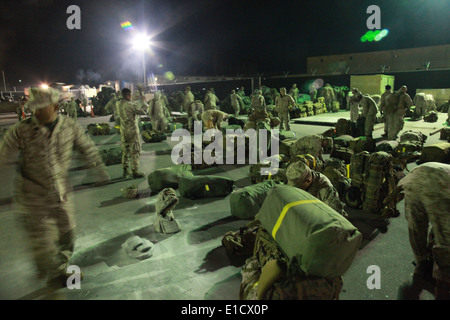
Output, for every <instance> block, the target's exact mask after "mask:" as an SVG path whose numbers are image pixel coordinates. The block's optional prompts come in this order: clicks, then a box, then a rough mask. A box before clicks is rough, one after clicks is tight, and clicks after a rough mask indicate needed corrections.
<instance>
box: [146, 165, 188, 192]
mask: <svg viewBox="0 0 450 320" xmlns="http://www.w3.org/2000/svg"><path fill="white" fill-rule="evenodd" d="M191 169H192V168H191V165H189V164H179V165H176V166H174V167H170V168H162V169H158V170H155V171H153V172H152V173H150V174H149V175H148V176H147V182H148V185H149V187H150V190H151V191H153V192H160V191H161V190H163V189H165V188H173V189H177V188H178V184H179V182H180V179H181V177H185V176H193V175H194V174H193V173H192V172H191Z"/></svg>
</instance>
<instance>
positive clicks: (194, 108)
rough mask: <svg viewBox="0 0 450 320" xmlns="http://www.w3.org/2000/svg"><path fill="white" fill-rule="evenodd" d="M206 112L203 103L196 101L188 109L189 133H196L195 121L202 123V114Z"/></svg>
mask: <svg viewBox="0 0 450 320" xmlns="http://www.w3.org/2000/svg"><path fill="white" fill-rule="evenodd" d="M204 111H205V109H204V107H203V103H202V102H201V101H200V100H195V101H194V102H192V103H191V105H190V106H189V108H188V112H187V114H188V128H189V132H191V133H192V132H194V121H202V114H203V112H204Z"/></svg>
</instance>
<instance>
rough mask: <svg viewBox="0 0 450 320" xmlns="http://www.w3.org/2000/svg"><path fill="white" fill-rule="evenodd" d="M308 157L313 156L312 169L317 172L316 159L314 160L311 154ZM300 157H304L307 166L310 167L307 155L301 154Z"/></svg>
mask: <svg viewBox="0 0 450 320" xmlns="http://www.w3.org/2000/svg"><path fill="white" fill-rule="evenodd" d="M306 155H307V156H311V158H313V167H312V168H311V169H313V170H315V169H316V158H314V156H312V155H310V154H309V153H308V154H306ZM300 157H302V158H303V159H305V160H306V165H307V166H308V167H309V161H308V159H306V157H305V155H303V154H300Z"/></svg>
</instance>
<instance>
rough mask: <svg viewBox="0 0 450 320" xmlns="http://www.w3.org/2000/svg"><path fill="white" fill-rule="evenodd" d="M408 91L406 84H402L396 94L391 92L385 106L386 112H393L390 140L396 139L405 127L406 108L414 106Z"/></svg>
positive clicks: (389, 126) (389, 129)
mask: <svg viewBox="0 0 450 320" xmlns="http://www.w3.org/2000/svg"><path fill="white" fill-rule="evenodd" d="M407 91H408V89H407V87H406V86H402V87H401V88H400V89H399V90H398V91H397V92H395V94H391V95H390V96H389V97H388V98H387V102H388V106H386V107H385V112H386V113H391V114H392V116H389V121H388V124H387V125H388V140H395V139H397V138H398V133H399V132H400V131H401V130H402V129H403V125H404V123H405V121H404V116H405V112H406V108H409V107H411V106H412V99H411V97H410V96H409V95H408V93H406V92H407Z"/></svg>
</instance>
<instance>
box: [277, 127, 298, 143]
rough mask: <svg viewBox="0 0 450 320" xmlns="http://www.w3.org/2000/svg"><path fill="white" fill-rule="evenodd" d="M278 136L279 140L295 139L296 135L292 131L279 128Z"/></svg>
mask: <svg viewBox="0 0 450 320" xmlns="http://www.w3.org/2000/svg"><path fill="white" fill-rule="evenodd" d="M279 137H280V140H281V141H283V140H286V139H297V135H296V134H295V132H294V131H285V130H280V132H279Z"/></svg>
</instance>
